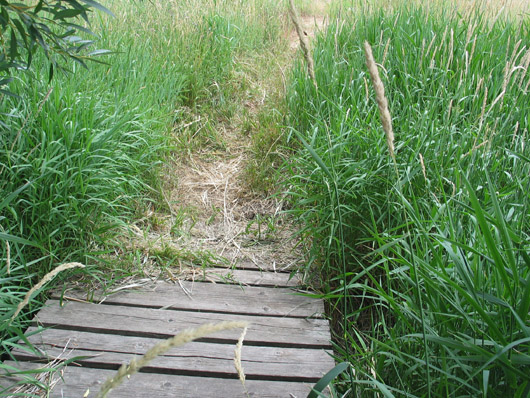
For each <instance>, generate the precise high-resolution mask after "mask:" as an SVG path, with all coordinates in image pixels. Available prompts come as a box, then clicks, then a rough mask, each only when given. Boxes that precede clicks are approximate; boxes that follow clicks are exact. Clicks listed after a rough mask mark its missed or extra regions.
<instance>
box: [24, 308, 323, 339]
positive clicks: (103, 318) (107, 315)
mask: <svg viewBox="0 0 530 398" xmlns="http://www.w3.org/2000/svg"><path fill="white" fill-rule="evenodd" d="M221 321H246V322H250V324H251V326H250V327H249V330H248V333H247V336H246V338H245V342H246V344H247V345H269V346H277V347H280V346H291V347H306V348H329V347H330V333H329V326H328V322H327V321H326V320H324V319H303V318H289V317H265V316H255V315H240V314H218V313H208V312H192V311H173V310H164V309H151V308H141V307H126V306H120V305H102V304H100V305H94V304H91V303H78V302H69V303H66V304H65V305H64V306H63V307H61V306H60V305H59V302H58V301H57V300H49V301H48V302H47V303H46V306H45V307H44V308H43V309H42V310H41V311H40V312H39V313H38V314H37V316H36V317H35V320H34V322H37V323H39V324H42V325H43V326H45V327H49V326H52V327H55V326H57V327H58V328H60V329H73V330H80V331H90V332H93V333H97V332H101V333H106V334H120V335H130V336H139V337H156V338H169V337H171V336H173V335H175V334H177V333H178V332H179V331H182V330H184V329H187V328H193V327H198V326H200V325H203V324H205V323H215V322H221ZM238 338H239V331H237V330H230V331H224V332H219V333H217V334H215V335H214V336H212V337H209V338H208V339H207V340H209V341H217V342H233V341H237V339H238Z"/></svg>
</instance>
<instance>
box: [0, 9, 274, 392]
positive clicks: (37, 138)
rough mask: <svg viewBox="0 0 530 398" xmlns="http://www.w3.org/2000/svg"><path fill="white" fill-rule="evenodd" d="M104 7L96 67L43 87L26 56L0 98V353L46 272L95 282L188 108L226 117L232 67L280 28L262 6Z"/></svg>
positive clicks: (96, 20)
mask: <svg viewBox="0 0 530 398" xmlns="http://www.w3.org/2000/svg"><path fill="white" fill-rule="evenodd" d="M105 6H106V7H108V8H109V9H111V10H112V12H113V13H114V14H115V16H116V17H115V18H111V17H109V16H108V15H100V14H93V15H92V19H91V24H92V29H91V30H92V31H94V32H95V33H96V34H97V35H98V37H97V38H95V39H96V43H97V47H98V48H104V49H108V50H110V51H112V54H111V55H107V56H105V57H104V58H100V59H99V60H100V61H104V62H105V63H102V64H101V63H89V68H88V69H84V68H80V67H79V65H76V64H67V65H65V66H66V69H69V70H70V72H69V73H66V74H56V76H55V79H54V80H53V81H52V82H51V83H50V84H48V68H47V65H46V62H45V59H44V58H43V57H41V58H38V57H37V58H36V59H34V61H33V70H32V71H31V72H29V71H28V72H20V74H18V75H17V77H16V79H15V81H14V82H13V83H12V84H11V86H10V91H13V92H15V93H16V94H18V96H19V97H18V98H16V97H2V98H1V103H0V134H1V139H0V192H1V195H0V259H1V260H0V325H1V326H0V340H1V348H0V355H6V353H7V352H8V351H9V348H10V347H11V346H12V345H13V344H16V341H18V340H19V339H20V338H22V336H23V335H22V333H23V330H24V327H25V325H26V324H27V321H28V320H29V319H30V318H31V316H32V314H33V313H35V312H36V311H37V310H38V309H39V308H40V306H41V305H42V301H43V300H44V299H45V297H44V296H43V295H37V296H36V297H34V298H33V299H32V300H31V301H30V304H29V305H28V306H27V307H26V308H25V310H24V311H23V313H22V314H20V315H19V316H17V317H16V318H15V319H14V320H12V321H11V320H10V319H11V317H12V316H13V314H15V311H16V307H17V305H18V304H19V303H20V302H21V301H22V300H23V298H24V296H25V294H26V293H27V292H28V291H29V290H30V288H31V287H32V286H34V285H35V284H36V282H38V280H39V279H40V278H41V277H42V276H43V275H44V274H45V273H47V272H48V271H50V270H51V269H52V268H53V267H54V266H55V265H56V264H58V263H64V262H70V261H80V262H82V263H85V264H87V265H89V266H90V267H88V272H89V273H90V274H91V275H94V276H97V277H102V278H105V276H104V275H103V272H102V270H101V269H97V268H96V267H95V266H94V264H96V263H98V255H99V254H101V253H102V252H105V251H106V250H107V249H108V246H109V239H111V238H112V237H113V236H114V235H115V234H117V233H120V231H123V226H125V225H126V224H127V223H128V221H130V220H131V219H132V218H134V216H135V214H138V213H139V212H141V211H142V209H143V207H144V206H146V204H147V203H150V202H156V201H157V200H158V193H157V192H158V190H159V187H160V185H161V183H160V182H159V175H158V165H159V164H160V163H161V162H162V161H163V160H164V159H165V156H166V155H168V154H169V153H170V151H171V150H173V149H175V147H176V146H177V144H176V143H177V142H179V137H180V136H182V135H184V134H185V132H184V131H182V130H181V129H180V128H179V126H180V125H181V124H186V119H188V118H193V117H194V114H196V113H197V112H199V111H201V112H202V111H204V110H207V111H208V112H217V113H218V114H223V113H227V112H230V111H231V108H230V104H229V101H228V99H229V98H230V97H231V96H235V95H241V94H240V91H244V90H245V88H244V87H241V84H242V83H241V82H240V81H239V80H238V79H237V76H236V75H237V72H238V70H237V68H238V66H237V63H236V61H237V60H238V58H239V57H244V56H246V55H248V54H258V53H260V52H262V51H268V49H269V48H270V47H271V46H272V43H275V42H277V40H278V36H279V34H280V32H281V28H282V26H283V25H282V24H283V23H284V22H283V18H281V17H280V15H281V11H280V7H279V5H278V4H276V2H273V1H269V0H267V1H258V0H251V1H245V2H236V3H234V2H228V1H213V0H194V1H188V2H181V1H176V0H172V1H145V2H126V1H121V0H108V1H106V2H105ZM92 39H94V38H92ZM187 144H189V142H187ZM122 271H123V272H126V270H122ZM58 278H59V277H58ZM50 286H51V285H50ZM0 367H2V365H0ZM0 393H1V390H0Z"/></svg>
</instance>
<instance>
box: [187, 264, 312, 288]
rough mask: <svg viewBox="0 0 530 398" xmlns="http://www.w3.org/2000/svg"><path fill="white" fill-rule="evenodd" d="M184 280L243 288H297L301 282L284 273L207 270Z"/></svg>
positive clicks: (223, 269) (295, 277) (188, 276)
mask: <svg viewBox="0 0 530 398" xmlns="http://www.w3.org/2000/svg"><path fill="white" fill-rule="evenodd" d="M185 277H186V280H189V281H190V280H191V281H206V282H216V283H226V284H236V285H239V284H241V285H243V286H269V287H298V286H301V284H302V283H301V280H300V278H299V277H298V276H297V275H294V276H292V277H291V275H290V274H288V273H285V272H267V271H264V272H262V271H259V270H245V269H229V268H207V269H205V270H197V272H195V273H193V274H187V275H185Z"/></svg>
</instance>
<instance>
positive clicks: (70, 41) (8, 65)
mask: <svg viewBox="0 0 530 398" xmlns="http://www.w3.org/2000/svg"><path fill="white" fill-rule="evenodd" d="M93 8H96V9H99V10H101V11H103V12H106V13H108V14H111V15H112V13H111V12H110V11H109V10H108V9H107V8H105V7H104V6H102V5H101V4H99V3H97V2H95V1H93V0H81V2H78V1H77V0H68V1H60V0H39V1H35V2H33V4H24V3H16V2H13V1H8V0H3V1H2V2H0V37H1V38H2V43H3V45H2V46H0V92H1V93H3V94H8V95H14V94H13V92H12V91H8V90H5V89H2V86H5V85H6V84H8V83H10V82H11V81H12V80H13V73H12V71H14V70H17V69H18V70H26V69H28V68H29V67H30V66H31V63H32V60H33V57H34V54H35V52H36V51H37V49H40V50H41V51H42V53H43V54H44V55H45V57H46V58H47V59H48V61H49V79H50V80H51V79H52V77H53V73H54V69H56V68H61V67H62V63H63V62H64V61H65V60H66V59H72V60H74V61H76V62H78V63H80V64H81V65H83V66H86V64H85V61H86V60H87V59H91V57H93V56H96V55H101V54H106V53H108V52H109V51H107V50H94V51H91V52H88V53H86V52H84V50H85V49H86V48H88V47H89V46H90V45H91V44H93V41H91V40H86V39H83V38H81V37H79V36H78V32H83V33H85V34H88V35H91V36H94V34H93V33H92V32H91V31H90V30H89V29H88V28H87V27H86V26H83V25H80V24H79V23H78V21H79V20H82V21H84V23H86V24H88V22H89V19H88V16H89V12H90V11H91V9H93Z"/></svg>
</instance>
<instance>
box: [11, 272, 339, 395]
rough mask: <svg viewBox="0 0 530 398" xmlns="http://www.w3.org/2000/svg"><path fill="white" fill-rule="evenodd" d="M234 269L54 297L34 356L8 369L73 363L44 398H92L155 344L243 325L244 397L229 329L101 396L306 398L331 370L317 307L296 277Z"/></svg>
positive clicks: (41, 319)
mask: <svg viewBox="0 0 530 398" xmlns="http://www.w3.org/2000/svg"><path fill="white" fill-rule="evenodd" d="M241 268H242V269H238V270H223V269H216V270H213V271H209V273H208V274H207V275H208V279H209V280H210V281H189V280H188V281H174V282H173V283H171V282H166V281H164V282H161V281H158V282H153V283H149V284H146V285H144V286H142V287H141V288H137V289H123V290H121V291H119V292H117V293H114V294H111V295H104V294H102V292H95V293H89V294H87V292H82V291H66V292H65V293H64V295H63V297H61V296H60V295H59V294H57V295H55V296H53V297H52V298H51V299H50V300H49V301H48V302H47V303H46V306H45V307H44V308H43V309H42V310H41V311H40V312H39V313H38V314H37V315H36V316H35V318H34V320H33V324H32V326H31V327H30V328H29V329H28V330H27V332H26V335H27V338H28V339H29V341H31V342H32V344H34V345H35V347H37V348H38V350H39V353H31V352H29V351H27V350H23V349H16V350H14V351H13V354H14V356H15V357H16V358H17V360H18V363H16V364H15V363H14V362H6V364H8V365H12V366H16V367H18V368H23V369H34V368H38V367H42V366H43V363H47V362H50V361H53V360H54V359H56V358H59V359H60V360H65V359H69V358H74V357H75V358H76V359H75V361H74V362H72V363H70V364H69V365H68V366H67V367H66V368H65V370H64V372H63V376H62V378H59V379H58V380H55V385H54V387H53V389H52V390H51V392H50V395H49V396H50V397H87V398H88V397H95V396H96V395H97V393H98V391H99V389H100V386H101V384H102V383H103V382H104V381H105V380H106V379H107V378H108V377H111V376H113V375H114V374H115V372H116V369H118V368H119V366H120V365H121V364H122V363H127V362H129V361H130V360H131V359H133V358H135V357H136V358H137V357H138V356H140V355H142V354H144V353H145V352H146V351H147V350H148V349H149V348H150V347H152V346H154V345H155V344H157V343H158V342H160V341H161V340H162V339H167V338H169V337H172V336H173V335H175V334H177V333H178V332H179V331H182V330H183V329H187V328H193V327H197V326H200V325H202V324H205V323H211V322H217V321H241V320H243V321H248V322H250V324H251V326H250V327H249V329H248V332H247V335H246V337H245V341H244V345H243V348H242V352H241V356H242V366H243V369H244V372H245V375H246V382H245V386H246V389H247V391H246V392H245V389H244V387H243V385H242V384H241V382H240V381H239V380H238V375H237V372H236V369H235V367H234V360H233V359H234V348H235V344H236V342H237V339H238V338H239V335H240V333H241V330H231V331H224V332H219V333H217V334H213V335H211V336H208V337H207V338H204V339H201V340H198V341H194V342H192V343H189V344H186V345H184V346H182V347H179V348H174V349H171V350H170V351H168V352H167V353H165V354H164V355H162V356H160V357H158V358H156V359H155V360H154V361H153V362H151V363H150V364H149V365H148V366H146V367H145V368H142V369H141V371H140V373H138V374H136V375H133V376H132V377H131V378H130V379H129V380H126V381H125V382H124V383H123V384H122V385H121V386H119V387H118V388H116V389H114V390H112V392H111V393H110V394H109V397H116V398H117V397H127V398H132V397H146V398H147V397H149V398H155V397H160V398H162V397H167V398H169V397H172V398H173V397H212V398H213V397H216V398H220V397H230V398H232V397H245V396H250V397H271V398H272V397H286V398H292V397H306V396H307V395H308V393H309V392H310V391H311V387H312V386H313V385H314V384H315V382H316V381H318V380H319V379H320V378H321V377H322V376H323V375H324V374H325V373H326V372H327V371H328V370H330V369H331V368H332V367H333V366H334V361H333V359H332V358H331V356H330V355H329V353H330V352H331V346H330V331H329V325H328V321H327V320H325V319H324V318H323V315H322V314H323V312H324V308H323V303H322V301H320V300H316V299H312V298H309V297H306V296H303V295H299V294H296V293H297V286H296V285H297V282H296V278H293V279H289V274H288V273H283V272H272V271H268V270H262V269H258V267H256V266H255V265H254V264H247V265H246V266H245V265H243V266H242V267H241ZM211 279H215V280H217V282H216V283H212V282H211ZM41 327H44V328H46V329H45V330H44V331H42V332H41V333H38V334H34V333H33V332H35V331H36V330H37V328H41ZM4 381H5V378H4ZM1 384H4V383H3V382H2V383H1Z"/></svg>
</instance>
